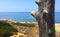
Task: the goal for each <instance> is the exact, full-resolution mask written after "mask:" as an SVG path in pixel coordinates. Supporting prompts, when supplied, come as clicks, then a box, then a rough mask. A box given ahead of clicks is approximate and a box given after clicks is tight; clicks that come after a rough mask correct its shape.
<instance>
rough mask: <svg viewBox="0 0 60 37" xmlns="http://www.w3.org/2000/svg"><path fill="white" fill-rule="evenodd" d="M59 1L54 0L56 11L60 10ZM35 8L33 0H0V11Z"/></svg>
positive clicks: (23, 10)
mask: <svg viewBox="0 0 60 37" xmlns="http://www.w3.org/2000/svg"><path fill="white" fill-rule="evenodd" d="M59 3H60V0H56V3H55V5H56V6H55V11H56V12H60V5H59ZM37 8H38V7H37V5H36V3H35V0H0V12H31V11H32V10H37Z"/></svg>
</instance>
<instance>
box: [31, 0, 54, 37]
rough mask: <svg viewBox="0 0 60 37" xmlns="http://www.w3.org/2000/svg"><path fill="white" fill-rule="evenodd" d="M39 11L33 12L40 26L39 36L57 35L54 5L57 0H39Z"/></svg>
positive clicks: (52, 36) (37, 2)
mask: <svg viewBox="0 0 60 37" xmlns="http://www.w3.org/2000/svg"><path fill="white" fill-rule="evenodd" d="M36 4H37V5H38V11H37V12H36V13H35V14H32V15H33V16H34V17H35V18H36V20H37V22H38V26H39V37H55V25H54V6H55V0H38V1H36Z"/></svg>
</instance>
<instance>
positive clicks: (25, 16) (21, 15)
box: [0, 12, 60, 23]
mask: <svg viewBox="0 0 60 37" xmlns="http://www.w3.org/2000/svg"><path fill="white" fill-rule="evenodd" d="M2 18H3V19H12V20H15V21H17V22H36V20H35V18H34V17H32V16H31V12H0V19H2ZM55 22H56V23H58V22H60V12H55Z"/></svg>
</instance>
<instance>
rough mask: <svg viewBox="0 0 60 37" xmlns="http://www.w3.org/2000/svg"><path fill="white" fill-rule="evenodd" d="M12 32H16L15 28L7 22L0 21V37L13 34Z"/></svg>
mask: <svg viewBox="0 0 60 37" xmlns="http://www.w3.org/2000/svg"><path fill="white" fill-rule="evenodd" d="M13 32H17V30H16V29H14V28H13V27H11V26H10V24H9V23H4V22H1V21H0V37H2V36H5V37H9V36H10V35H12V34H13Z"/></svg>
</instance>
